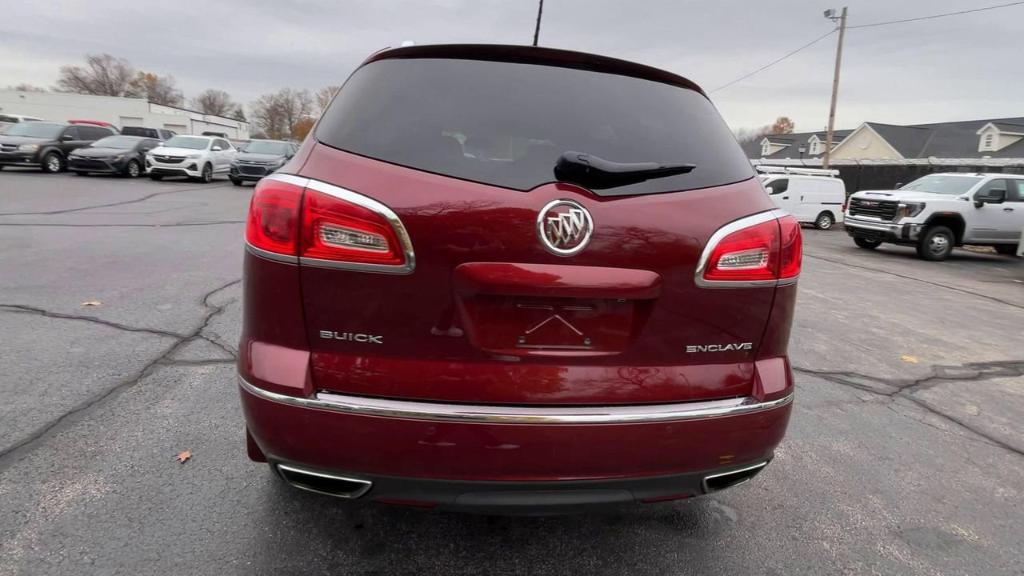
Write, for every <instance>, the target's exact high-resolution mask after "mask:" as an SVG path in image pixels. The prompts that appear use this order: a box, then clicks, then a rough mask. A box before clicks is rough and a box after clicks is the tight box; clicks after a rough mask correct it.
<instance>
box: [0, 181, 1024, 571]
mask: <svg viewBox="0 0 1024 576" xmlns="http://www.w3.org/2000/svg"><path fill="white" fill-rule="evenodd" d="M251 190H252V189H251V188H249V187H245V188H236V187H234V186H232V185H231V184H230V183H229V182H228V181H227V180H216V181H215V182H214V183H212V184H207V185H204V184H198V183H192V182H185V181H164V182H159V183H157V182H150V181H148V180H134V181H133V180H125V179H119V178H104V177H86V178H83V177H75V176H73V175H52V176H51V175H44V174H40V173H37V172H27V171H26V172H19V171H14V170H5V171H3V172H2V173H0V343H2V345H3V346H2V349H3V351H4V352H3V354H0V374H2V376H0V400H2V401H0V422H2V424H0V431H2V434H0V574H78V573H82V572H83V570H82V567H83V566H85V567H88V570H85V571H87V572H95V573H120V572H124V573H244V574H249V573H340V572H354V573H361V572H372V573H395V574H404V573H413V572H427V571H430V572H450V573H481V572H509V573H524V572H530V573H534V572H536V573H558V574H562V573H581V572H590V573H610V574H619V573H626V572H629V573H632V574H636V573H651V574H660V573H700V574H727V573H740V574H751V573H771V574H795V573H807V574H822V573H838V572H847V573H858V574H861V573H882V574H891V573H899V574H933V573H971V574H1019V573H1020V572H1019V571H1020V566H1021V565H1024V550H1021V547H1020V534H1021V533H1022V532H1024V504H1022V503H1024V432H1022V427H1021V422H1022V416H1024V337H1022V336H1021V334H1022V326H1024V260H1020V259H1016V260H1015V259H1009V258H1004V257H999V256H994V255H988V254H977V253H972V252H969V251H964V250H958V251H956V252H955V253H954V255H953V257H951V258H950V260H949V261H947V262H944V263H928V262H923V261H921V260H918V259H917V258H916V256H915V255H914V251H913V250H912V249H910V248H902V247H895V246H883V247H882V248H879V249H878V250H877V251H874V252H869V251H866V250H861V249H858V248H855V247H854V246H853V244H852V242H851V241H850V239H849V238H847V237H846V235H845V234H844V233H843V232H842V231H841V230H840V229H836V230H832V231H829V232H819V231H816V230H805V231H804V234H805V242H806V246H805V264H804V272H803V277H802V278H801V281H800V296H799V301H798V308H797V314H796V322H795V325H794V334H793V339H792V341H791V347H792V350H791V352H792V358H793V361H794V363H795V368H796V371H797V374H796V378H797V386H798V392H797V394H798V396H797V400H796V407H795V410H794V415H793V420H792V422H791V425H790V431H789V434H788V436H787V439H786V441H785V442H784V443H783V445H782V447H781V448H780V449H779V451H778V452H777V455H776V460H775V461H774V462H773V463H772V464H771V465H770V466H769V467H768V468H767V469H766V471H765V472H764V473H763V474H762V475H761V476H759V477H758V478H756V479H755V480H754V481H753V482H751V483H749V484H747V485H744V486H740V487H737V488H735V489H732V490H728V491H725V492H721V493H718V494H715V495H714V496H709V497H704V498H699V499H695V500H692V501H683V502H680V503H675V504H660V505H646V506H643V507H636V508H631V509H626V510H623V511H615V512H605V513H593V514H587V515H582V516H570V517H545V518H529V517H521V518H493V517H479V516H463V515H454V514H441V513H427V512H420V511H417V510H406V509H399V508H390V507H384V506H375V505H366V504H362V503H357V504H345V503H343V502H340V501H335V500H331V499H326V498H323V497H318V496H315V495H311V494H307V493H302V492H299V491H297V490H294V489H291V488H288V487H286V486H284V485H283V484H282V483H281V482H280V481H278V480H277V479H276V478H275V477H274V476H272V475H271V473H270V471H269V470H268V469H267V468H266V467H265V466H262V465H257V464H253V463H250V462H249V461H248V460H247V459H246V457H245V452H244V437H243V434H242V428H241V422H242V420H241V413H240V410H239V406H238V403H237V398H236V391H235V381H234V367H233V364H232V362H233V360H232V358H233V355H234V353H235V346H236V345H237V337H238V329H239V318H240V303H241V302H240V298H241V291H240V286H239V282H238V281H239V278H240V275H241V269H240V264H241V257H242V247H241V235H242V229H243V220H244V217H245V209H246V206H247V202H248V199H249V195H250V193H251ZM597 226H598V227H599V226H600V223H597ZM95 302H98V303H99V304H98V305H85V303H95ZM186 450H187V451H190V452H191V454H192V457H191V459H190V460H188V461H187V462H186V463H184V464H179V463H178V462H177V461H176V459H175V456H176V455H177V454H179V453H180V452H183V451H186ZM665 457H666V458H671V457H672V455H671V454H666V455H665Z"/></svg>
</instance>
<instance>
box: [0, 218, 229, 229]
mask: <svg viewBox="0 0 1024 576" xmlns="http://www.w3.org/2000/svg"><path fill="white" fill-rule="evenodd" d="M225 224H245V220H214V221H211V222H176V223H173V224H43V223H37V222H0V227H3V226H35V227H41V226H48V227H56V228H181V227H187V226H223V225H225Z"/></svg>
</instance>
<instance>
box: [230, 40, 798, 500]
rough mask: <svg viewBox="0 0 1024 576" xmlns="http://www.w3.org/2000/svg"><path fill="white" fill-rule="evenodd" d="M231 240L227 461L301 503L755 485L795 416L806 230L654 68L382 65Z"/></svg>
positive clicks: (459, 55)
mask: <svg viewBox="0 0 1024 576" xmlns="http://www.w3.org/2000/svg"><path fill="white" fill-rule="evenodd" d="M510 93H514V94H515V95H516V97H515V98H514V99H513V100H510V99H509V98H508V94H510ZM567 102H571V103H572V105H571V106H566V103H567ZM469 150H472V151H473V152H472V154H470V152H469ZM246 248H247V250H246V256H245V262H244V269H245V272H244V288H243V291H244V293H245V310H244V313H243V328H242V336H241V345H240V347H239V350H240V357H239V361H238V368H239V374H238V375H239V384H240V390H241V402H242V406H243V409H244V414H245V419H246V426H247V430H248V453H249V455H250V457H251V458H252V459H253V460H256V461H268V462H269V463H270V465H271V467H272V469H273V470H275V471H276V472H277V473H278V474H280V476H281V477H282V478H283V479H284V480H285V481H287V482H289V483H290V484H292V485H294V486H296V487H299V488H302V489H306V490H311V491H314V492H320V493H325V494H331V495H335V496H340V497H342V498H364V499H368V500H374V501H378V502H390V503H396V504H408V505H413V506H423V507H438V508H457V509H469V510H477V511H499V512H501V511H512V512H520V511H527V510H534V509H543V510H548V511H549V510H563V509H572V508H574V507H576V506H578V505H589V504H617V503H624V502H657V501H663V500H672V499H680V498H688V497H690V496H696V495H700V494H706V493H710V492H715V491H717V490H721V489H723V488H727V487H729V486H733V485H735V484H738V483H740V482H744V481H746V480H748V479H750V478H751V477H753V476H754V475H755V474H757V473H758V472H759V471H760V470H762V469H763V468H764V467H765V466H766V465H767V464H768V462H769V461H770V460H771V459H772V454H773V450H774V448H775V446H776V445H777V444H778V443H779V441H780V440H781V439H782V437H783V434H784V432H785V429H786V425H787V422H788V420H789V414H790V408H791V405H790V402H791V400H792V398H793V395H792V393H793V380H792V375H791V373H790V368H789V361H788V359H787V351H786V349H787V341H788V336H789V329H790V323H791V321H792V315H793V306H794V303H795V296H796V281H797V277H798V275H799V272H800V265H801V239H800V225H799V223H798V222H797V221H796V220H795V219H794V218H793V217H792V216H789V215H786V214H785V213H784V212H782V211H781V210H778V209H777V208H776V207H775V206H774V205H773V204H772V202H771V200H770V199H769V198H768V196H767V195H765V193H764V189H763V188H762V187H761V184H760V182H758V180H757V179H756V178H755V177H754V171H753V169H752V167H751V165H750V163H749V162H748V160H747V159H746V157H745V156H744V154H743V152H742V151H741V149H740V148H739V146H738V145H737V143H736V140H735V139H734V138H733V137H732V135H731V133H730V132H729V129H728V128H727V127H726V125H725V123H724V122H723V121H722V119H721V117H720V116H719V114H718V112H717V111H716V110H715V107H714V106H713V105H712V104H711V102H710V101H709V100H708V98H707V96H706V95H705V94H704V92H703V91H702V90H701V89H700V88H699V87H698V86H697V85H696V84H694V83H693V82H691V81H689V80H687V79H685V78H682V77H680V76H677V75H675V74H672V73H670V72H666V71H664V70H659V69H656V68H651V67H648V66H644V65H640V64H634V63H631V62H626V61H622V60H617V59H613V58H607V57H603V56H595V55H590V54H583V53H578V52H569V51H563V50H554V49H549V48H536V47H513V46H486V45H454V46H417V47H404V48H396V49H390V50H385V51H382V52H378V53H376V54H374V55H372V56H370V57H369V59H368V60H367V61H365V62H364V63H363V64H362V65H361V66H360V67H359V68H358V69H357V70H356V71H355V72H354V73H353V74H352V76H351V77H350V78H349V79H348V81H347V82H346V83H345V85H344V88H343V89H342V90H341V92H340V94H339V95H338V96H337V97H336V98H335V99H334V101H333V102H332V103H331V104H330V106H329V107H328V109H327V110H326V112H325V113H324V115H323V116H322V117H321V119H320V121H319V124H318V126H317V128H316V130H315V133H313V134H311V135H310V136H309V137H308V138H307V139H306V141H305V143H304V144H303V146H302V147H301V148H300V151H299V153H298V154H297V155H296V156H295V158H293V159H292V160H291V161H290V162H289V163H288V164H286V165H285V166H284V167H283V168H281V170H279V171H278V172H277V173H275V174H272V175H270V176H267V177H266V178H264V179H262V180H261V181H260V182H259V183H258V184H257V185H256V188H255V191H254V193H253V198H252V201H251V206H250V211H249V216H248V223H247V229H246Z"/></svg>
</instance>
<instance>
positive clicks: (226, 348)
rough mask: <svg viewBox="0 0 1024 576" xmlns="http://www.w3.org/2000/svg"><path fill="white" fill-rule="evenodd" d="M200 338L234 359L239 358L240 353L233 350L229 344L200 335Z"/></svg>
mask: <svg viewBox="0 0 1024 576" xmlns="http://www.w3.org/2000/svg"><path fill="white" fill-rule="evenodd" d="M199 338H200V339H202V340H205V341H207V342H209V343H210V344H213V345H214V346H216V347H217V348H220V349H221V350H223V351H224V352H225V353H227V354H228V355H229V356H231V357H232V358H238V352H237V351H236V350H234V349H233V348H231V347H230V346H228V345H227V344H224V343H223V342H221V341H220V340H217V339H216V338H210V337H209V336H207V335H205V334H200V335H199Z"/></svg>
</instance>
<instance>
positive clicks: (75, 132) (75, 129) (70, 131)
mask: <svg viewBox="0 0 1024 576" xmlns="http://www.w3.org/2000/svg"><path fill="white" fill-rule="evenodd" d="M64 136H70V137H71V139H72V140H85V137H84V136H82V128H81V127H80V126H68V127H67V129H66V130H64V133H63V134H61V137H64Z"/></svg>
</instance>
